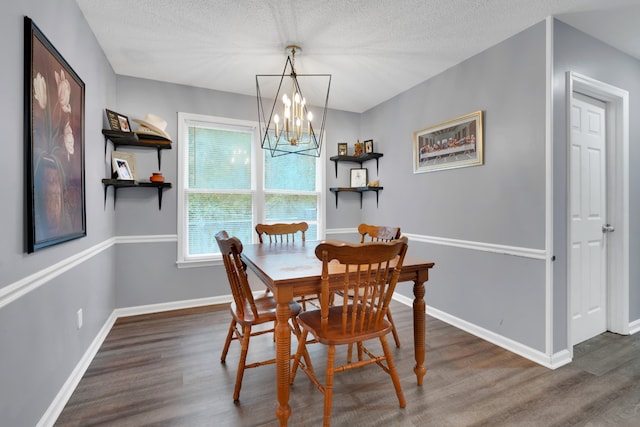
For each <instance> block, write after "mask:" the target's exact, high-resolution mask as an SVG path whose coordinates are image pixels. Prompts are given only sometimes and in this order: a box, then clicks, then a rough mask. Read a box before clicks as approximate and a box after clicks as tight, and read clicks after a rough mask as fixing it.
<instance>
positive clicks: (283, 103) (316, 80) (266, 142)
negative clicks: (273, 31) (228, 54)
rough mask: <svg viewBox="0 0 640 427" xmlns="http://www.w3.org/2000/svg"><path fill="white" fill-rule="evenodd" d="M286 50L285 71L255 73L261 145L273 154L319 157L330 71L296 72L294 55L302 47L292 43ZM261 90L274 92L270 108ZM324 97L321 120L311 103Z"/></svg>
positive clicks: (319, 101) (270, 97) (316, 102)
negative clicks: (269, 108)
mask: <svg viewBox="0 0 640 427" xmlns="http://www.w3.org/2000/svg"><path fill="white" fill-rule="evenodd" d="M286 51H287V61H286V62H285V64H284V69H283V71H282V74H259V75H256V92H257V98H258V122H259V126H260V135H261V138H262V141H261V145H262V148H263V149H265V150H269V151H270V153H271V156H272V157H277V156H283V155H286V154H301V155H306V156H313V157H319V156H320V149H321V147H322V138H323V135H324V125H325V121H326V118H327V104H328V102H329V88H330V86H331V74H298V73H296V70H295V55H296V52H300V51H301V49H300V47H298V46H296V45H290V46H287V48H286ZM300 82H304V89H305V91H306V95H307V96H308V98H306V97H305V96H304V95H303V93H302V88H301V85H300ZM325 84H326V89H325ZM261 89H262V90H261ZM262 91H264V92H265V93H267V94H268V95H271V94H273V95H271V96H269V97H267V98H266V100H268V101H267V106H268V105H269V104H270V103H271V102H272V101H273V106H272V107H271V110H270V111H268V110H266V109H265V108H264V106H263V98H262ZM325 92H326V95H325ZM323 98H324V109H323V110H322V114H321V116H320V117H321V120H320V121H318V120H317V119H316V116H315V115H314V114H313V112H312V111H311V108H312V107H311V106H312V105H314V106H317V105H321V103H322V100H323ZM267 113H269V114H268V115H267ZM318 122H319V123H320V125H319V127H317V123H318ZM318 129H319V131H318Z"/></svg>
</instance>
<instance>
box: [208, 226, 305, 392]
mask: <svg viewBox="0 0 640 427" xmlns="http://www.w3.org/2000/svg"><path fill="white" fill-rule="evenodd" d="M216 241H217V242H218V247H219V248H220V252H221V253H222V259H223V260H224V267H225V269H226V271H227V278H228V279H229V285H230V287H231V293H232V295H233V302H232V303H231V306H230V310H229V311H230V312H231V324H230V325H229V332H228V333H227V338H226V340H225V343H224V347H223V349H222V355H221V356H220V361H221V362H222V363H226V357H227V352H228V351H229V345H230V344H231V341H233V340H238V341H239V342H240V343H241V350H240V360H239V361H238V372H237V374H236V385H235V389H234V391H233V400H234V401H235V402H237V401H238V400H239V399H240V388H241V387H242V377H243V375H244V370H245V369H249V368H255V367H258V366H262V365H267V364H271V363H275V357H274V358H273V359H269V360H264V361H260V362H255V363H250V364H247V353H248V350H249V339H250V338H251V337H252V336H256V335H262V334H265V333H270V332H273V331H274V327H275V320H276V302H275V300H274V299H273V295H272V294H265V295H263V296H260V297H259V298H254V296H253V294H252V292H251V288H250V286H249V282H248V280H247V273H246V266H245V264H244V263H243V262H242V260H241V259H240V254H241V253H242V242H240V240H239V239H238V238H237V237H229V235H228V234H227V232H226V231H220V232H219V233H217V234H216ZM289 308H290V309H291V322H292V325H293V326H292V325H291V324H290V325H289V326H290V327H291V329H292V332H294V334H296V336H299V335H300V328H299V326H298V323H297V321H296V316H297V315H298V313H300V311H301V309H302V307H300V304H298V303H297V302H294V301H292V302H291V303H290V304H289ZM265 323H271V325H270V329H261V330H258V331H252V327H253V326H256V325H262V324H265ZM274 356H275V355H274Z"/></svg>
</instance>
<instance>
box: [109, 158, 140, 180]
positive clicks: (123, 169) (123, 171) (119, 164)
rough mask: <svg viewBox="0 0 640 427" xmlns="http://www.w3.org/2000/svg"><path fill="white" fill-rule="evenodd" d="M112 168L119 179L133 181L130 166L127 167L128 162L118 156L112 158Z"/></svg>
mask: <svg viewBox="0 0 640 427" xmlns="http://www.w3.org/2000/svg"><path fill="white" fill-rule="evenodd" d="M113 168H114V170H115V172H116V176H117V178H118V179H119V180H126V181H135V180H134V179H133V174H132V173H131V168H129V162H127V161H126V160H125V159H121V158H119V157H114V158H113Z"/></svg>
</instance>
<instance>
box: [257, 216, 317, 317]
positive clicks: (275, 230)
mask: <svg viewBox="0 0 640 427" xmlns="http://www.w3.org/2000/svg"><path fill="white" fill-rule="evenodd" d="M308 229H309V224H307V223H306V222H296V223H290V224H286V223H279V224H258V225H256V233H258V239H259V241H260V243H264V240H266V239H264V238H263V236H269V243H288V242H294V241H295V236H296V233H298V232H300V235H301V238H302V241H303V242H304V241H305V239H306V237H305V232H306V231H307V230H308ZM317 300H318V296H317V295H313V296H308V295H302V296H299V297H298V298H297V300H296V301H298V302H299V303H300V304H302V309H303V310H306V309H307V303H310V304H312V305H314V306H316V307H319V305H318V304H317Z"/></svg>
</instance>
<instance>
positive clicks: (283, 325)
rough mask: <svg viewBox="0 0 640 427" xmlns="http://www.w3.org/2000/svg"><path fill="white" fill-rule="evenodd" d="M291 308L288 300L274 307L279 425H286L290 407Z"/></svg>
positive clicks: (277, 414)
mask: <svg viewBox="0 0 640 427" xmlns="http://www.w3.org/2000/svg"><path fill="white" fill-rule="evenodd" d="M290 315H291V310H290V308H289V301H288V300H287V301H286V302H280V301H278V306H277V308H276V376H277V377H276V379H277V384H278V403H279V406H278V409H276V416H277V417H278V419H279V420H280V425H281V426H286V425H287V421H288V420H289V416H291V407H290V406H289V374H290V369H291V367H290V364H289V360H290V356H291V330H290V329H289V317H290Z"/></svg>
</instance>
